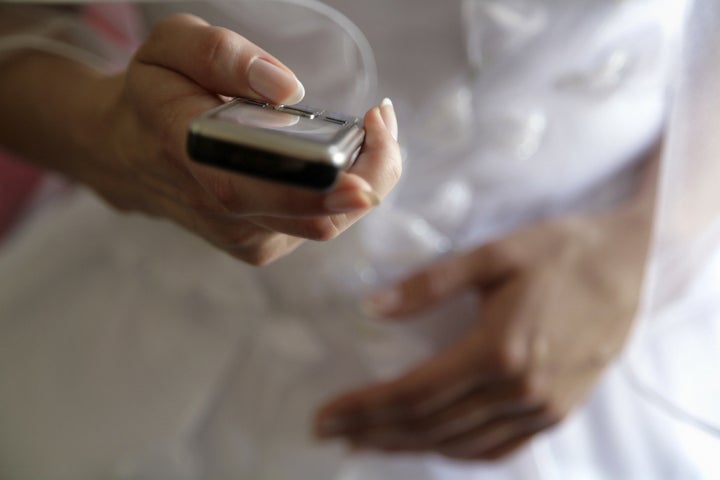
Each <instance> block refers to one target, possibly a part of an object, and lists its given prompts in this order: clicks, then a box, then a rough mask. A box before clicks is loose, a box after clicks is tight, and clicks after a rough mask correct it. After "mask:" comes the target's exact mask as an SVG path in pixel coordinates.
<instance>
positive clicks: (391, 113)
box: [380, 98, 398, 141]
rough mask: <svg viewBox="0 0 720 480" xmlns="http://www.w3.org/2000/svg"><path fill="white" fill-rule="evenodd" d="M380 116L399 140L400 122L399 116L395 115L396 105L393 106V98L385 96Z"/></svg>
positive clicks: (381, 104) (386, 126) (391, 133)
mask: <svg viewBox="0 0 720 480" xmlns="http://www.w3.org/2000/svg"><path fill="white" fill-rule="evenodd" d="M380 116H381V117H382V119H383V122H384V123H385V128H387V129H388V131H389V132H390V135H392V137H393V138H394V139H395V141H397V139H398V123H397V116H396V115H395V107H394V106H393V103H392V100H390V99H389V98H384V99H383V101H382V102H381V103H380Z"/></svg>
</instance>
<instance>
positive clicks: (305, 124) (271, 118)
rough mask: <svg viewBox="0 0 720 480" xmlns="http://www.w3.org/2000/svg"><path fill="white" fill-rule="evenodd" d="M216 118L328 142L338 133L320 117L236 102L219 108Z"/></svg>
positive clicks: (336, 129) (336, 128)
mask: <svg viewBox="0 0 720 480" xmlns="http://www.w3.org/2000/svg"><path fill="white" fill-rule="evenodd" d="M216 116H217V118H219V119H222V120H226V121H230V122H235V123H238V124H240V125H246V126H249V127H258V128H264V129H270V130H278V131H283V132H287V133H288V134H292V135H295V136H300V137H307V138H312V139H316V140H319V141H322V142H328V141H330V140H332V138H333V137H334V136H335V135H336V134H337V133H338V130H339V126H338V125H337V124H336V123H333V122H331V121H327V120H325V119H323V118H322V117H315V118H313V119H311V118H306V117H303V116H300V115H296V114H293V113H287V112H281V111H278V110H274V109H272V108H262V107H258V106H255V105H248V104H244V103H236V104H234V105H232V106H230V107H228V108H224V109H222V110H220V111H219V112H218V113H217V114H216Z"/></svg>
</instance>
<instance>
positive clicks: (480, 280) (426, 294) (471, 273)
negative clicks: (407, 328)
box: [363, 244, 514, 318]
mask: <svg viewBox="0 0 720 480" xmlns="http://www.w3.org/2000/svg"><path fill="white" fill-rule="evenodd" d="M513 271H514V263H513V262H511V261H510V260H509V257H508V256H507V255H504V254H501V249H499V248H497V244H488V245H484V246H482V247H479V248H477V249H475V250H473V251H471V252H468V253H463V254H457V255H453V256H450V257H447V258H443V259H440V260H438V261H437V262H435V263H433V264H432V265H430V266H429V267H427V268H424V269H422V270H420V271H418V272H416V273H414V274H412V275H411V276H409V277H407V278H405V279H404V280H402V281H401V282H399V283H397V284H395V285H392V286H389V287H386V288H384V289H382V290H380V291H378V292H377V293H375V294H374V295H372V296H370V297H369V298H368V299H366V300H365V302H364V304H363V306H364V309H365V311H367V312H369V313H371V314H372V315H374V316H378V317H386V318H398V317H404V316H407V315H412V314H415V313H418V312H420V311H422V310H425V309H427V308H429V307H432V306H433V305H435V304H438V303H441V302H444V301H446V300H448V299H450V298H452V297H453V296H455V295H457V294H459V293H461V292H463V291H465V290H468V289H470V288H484V287H487V286H489V285H491V284H493V283H496V282H499V281H501V280H503V279H504V278H505V277H507V276H509V275H510V274H512V272H513Z"/></svg>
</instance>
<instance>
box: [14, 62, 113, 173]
mask: <svg viewBox="0 0 720 480" xmlns="http://www.w3.org/2000/svg"><path fill="white" fill-rule="evenodd" d="M2 70H3V74H2V75H1V76H0V111H2V112H3V114H2V115H1V116H0V144H2V145H3V146H4V147H5V148H7V149H8V150H11V151H13V152H15V153H17V154H18V155H19V156H21V157H22V158H24V159H26V160H28V161H32V162H34V163H36V164H38V165H40V166H42V167H45V168H50V169H53V170H57V171H60V172H62V173H65V174H67V175H70V176H77V175H78V174H79V172H81V171H82V166H83V164H86V163H87V162H89V161H93V158H94V157H96V156H97V152H96V150H97V147H94V145H95V143H96V140H97V135H98V131H99V129H100V127H101V126H102V124H103V114H102V112H103V111H104V110H105V109H104V108H103V107H104V105H105V104H106V103H107V102H108V98H107V96H108V95H107V93H105V92H107V88H108V86H109V82H110V80H109V79H108V78H107V77H106V76H105V75H104V74H102V73H101V72H99V71H97V70H94V69H93V68H91V67H88V66H86V65H83V64H80V63H77V62H74V61H72V60H69V59H66V58H62V57H59V56H54V55H51V54H47V53H43V52H26V53H22V54H18V55H16V56H14V57H13V58H10V59H8V60H6V61H5V62H3V63H2Z"/></svg>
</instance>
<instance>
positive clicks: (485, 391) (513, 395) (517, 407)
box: [351, 382, 537, 452]
mask: <svg viewBox="0 0 720 480" xmlns="http://www.w3.org/2000/svg"><path fill="white" fill-rule="evenodd" d="M517 390H518V388H517V386H516V384H515V383H512V382H508V383H499V384H493V385H489V386H487V387H485V388H481V389H480V390H478V391H475V392H473V393H470V394H468V395H467V396H466V397H465V398H463V399H460V400H458V401H457V402H456V403H454V404H452V405H450V406H448V407H447V408H445V409H443V410H441V411H439V412H437V413H434V414H430V415H428V416H427V417H425V418H418V419H415V421H409V422H403V423H393V424H386V425H382V426H379V427H376V428H371V429H369V430H367V431H366V432H363V433H361V434H356V435H353V436H351V440H352V441H353V442H354V443H355V444H359V445H363V446H365V447H368V446H369V447H371V448H381V449H385V450H388V449H392V450H393V451H399V450H405V451H415V452H418V451H429V450H435V449H437V448H439V447H440V446H441V445H443V444H444V443H445V442H447V441H449V440H451V439H453V438H455V437H458V436H461V435H464V434H467V433H469V432H471V431H474V430H478V429H480V428H481V427H483V426H485V425H488V424H490V423H491V422H492V421H494V420H496V419H498V418H503V417H507V416H509V415H518V414H522V413H525V412H528V411H530V410H533V409H536V408H537V406H536V405H532V404H529V403H528V402H526V401H525V400H524V399H523V398H522V397H519V396H518V392H517Z"/></svg>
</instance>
